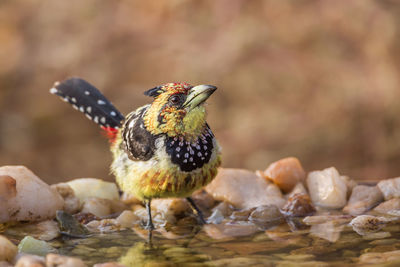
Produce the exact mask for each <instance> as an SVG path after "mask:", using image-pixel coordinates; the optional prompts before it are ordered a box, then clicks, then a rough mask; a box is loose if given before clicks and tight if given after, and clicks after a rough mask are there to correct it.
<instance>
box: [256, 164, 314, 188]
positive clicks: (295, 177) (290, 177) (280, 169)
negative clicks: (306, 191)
mask: <svg viewBox="0 0 400 267" xmlns="http://www.w3.org/2000/svg"><path fill="white" fill-rule="evenodd" d="M263 175H264V177H265V178H267V179H269V180H271V181H272V182H273V183H275V184H276V185H277V186H278V187H279V188H280V189H281V190H282V191H283V192H285V193H288V192H290V191H291V190H292V189H293V188H294V186H295V185H296V184H297V183H299V182H303V181H304V180H305V178H306V172H305V171H304V169H303V167H302V166H301V163H300V161H299V160H298V159H297V158H294V157H289V158H284V159H281V160H278V161H276V162H274V163H271V164H270V165H269V167H268V168H267V169H266V170H265V171H264V173H263Z"/></svg>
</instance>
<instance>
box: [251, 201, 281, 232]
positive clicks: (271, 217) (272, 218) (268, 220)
mask: <svg viewBox="0 0 400 267" xmlns="http://www.w3.org/2000/svg"><path fill="white" fill-rule="evenodd" d="M249 221H251V222H253V223H254V224H255V225H257V226H259V227H261V228H263V229H267V228H270V227H272V226H275V225H279V224H281V223H282V222H283V221H284V219H283V216H282V214H281V213H280V211H279V209H278V208H277V207H276V206H274V205H264V206H259V207H257V208H256V209H255V210H253V211H252V212H251V214H250V216H249Z"/></svg>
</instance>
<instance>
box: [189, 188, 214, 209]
mask: <svg viewBox="0 0 400 267" xmlns="http://www.w3.org/2000/svg"><path fill="white" fill-rule="evenodd" d="M192 199H193V201H194V202H195V203H196V205H197V206H198V207H199V208H200V209H201V210H203V211H208V210H210V209H211V208H212V207H214V206H215V204H216V201H215V199H214V198H213V197H212V195H211V194H210V193H208V192H207V191H206V190H204V189H200V190H197V191H196V192H194V193H193V194H192Z"/></svg>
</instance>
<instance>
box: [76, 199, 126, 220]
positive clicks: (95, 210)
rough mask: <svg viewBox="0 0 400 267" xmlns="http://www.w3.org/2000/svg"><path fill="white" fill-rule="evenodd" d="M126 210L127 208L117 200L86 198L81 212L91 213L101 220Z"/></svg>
mask: <svg viewBox="0 0 400 267" xmlns="http://www.w3.org/2000/svg"><path fill="white" fill-rule="evenodd" d="M126 209H128V207H127V206H125V204H123V203H122V202H120V201H118V200H110V199H107V198H99V197H88V198H86V199H85V201H84V203H83V207H82V212H83V213H92V214H93V215H95V216H97V217H100V218H101V217H106V216H108V215H111V214H114V213H120V212H122V211H124V210H126Z"/></svg>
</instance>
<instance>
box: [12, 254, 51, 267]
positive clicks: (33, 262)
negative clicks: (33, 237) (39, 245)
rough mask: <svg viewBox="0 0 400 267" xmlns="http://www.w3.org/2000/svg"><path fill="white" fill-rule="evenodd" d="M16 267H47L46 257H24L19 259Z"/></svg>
mask: <svg viewBox="0 0 400 267" xmlns="http://www.w3.org/2000/svg"><path fill="white" fill-rule="evenodd" d="M15 267H46V262H45V259H44V257H40V256H36V255H23V256H22V257H21V258H19V259H18V261H17V263H16V264H15Z"/></svg>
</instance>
